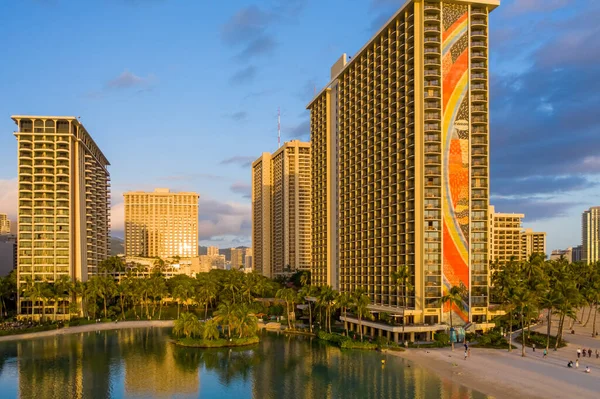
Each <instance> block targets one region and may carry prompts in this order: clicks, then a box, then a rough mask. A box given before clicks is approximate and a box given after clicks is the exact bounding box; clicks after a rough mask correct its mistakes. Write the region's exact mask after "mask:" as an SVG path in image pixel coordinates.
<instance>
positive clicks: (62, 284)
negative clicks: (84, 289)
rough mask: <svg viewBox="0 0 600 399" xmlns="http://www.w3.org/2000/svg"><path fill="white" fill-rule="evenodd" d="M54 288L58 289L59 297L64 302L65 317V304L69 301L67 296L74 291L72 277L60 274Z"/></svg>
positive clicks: (63, 312) (64, 313)
mask: <svg viewBox="0 0 600 399" xmlns="http://www.w3.org/2000/svg"><path fill="white" fill-rule="evenodd" d="M54 288H55V290H56V293H57V294H58V295H57V297H58V299H60V300H61V302H62V314H63V318H65V317H66V316H65V315H66V313H67V312H66V306H65V304H66V302H67V300H66V298H70V297H71V294H72V292H73V284H72V283H71V278H70V277H69V276H67V275H64V274H63V275H61V276H59V277H58V279H57V280H56V282H55V283H54ZM69 318H70V315H69Z"/></svg>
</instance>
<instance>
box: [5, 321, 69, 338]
mask: <svg viewBox="0 0 600 399" xmlns="http://www.w3.org/2000/svg"><path fill="white" fill-rule="evenodd" d="M58 328H59V327H58V325H57V324H45V325H41V326H34V327H28V328H22V329H16V330H3V331H0V337H6V336H9V335H20V334H29V333H36V332H41V331H50V330H57V329H58Z"/></svg>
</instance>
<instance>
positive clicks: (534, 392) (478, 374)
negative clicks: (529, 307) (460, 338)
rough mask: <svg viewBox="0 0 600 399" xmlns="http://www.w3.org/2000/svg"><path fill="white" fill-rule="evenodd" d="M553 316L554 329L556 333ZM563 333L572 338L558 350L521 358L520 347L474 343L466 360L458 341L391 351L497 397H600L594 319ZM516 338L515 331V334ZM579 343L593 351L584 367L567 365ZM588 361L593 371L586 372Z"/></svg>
mask: <svg viewBox="0 0 600 399" xmlns="http://www.w3.org/2000/svg"><path fill="white" fill-rule="evenodd" d="M598 320H599V322H600V317H599V318H598ZM557 324H558V320H556V321H553V328H552V332H551V333H552V334H553V335H554V334H556V329H555V326H557ZM567 327H568V325H566V326H565V334H564V338H565V340H567V341H568V345H567V346H566V347H565V348H561V349H558V350H557V351H554V350H553V348H550V350H549V351H548V357H547V358H546V359H544V358H543V350H544V348H537V349H536V351H535V352H533V350H532V349H531V348H526V357H525V358H523V357H521V346H520V344H518V343H516V342H514V340H513V344H514V345H516V346H518V348H517V349H513V351H512V352H508V351H507V350H500V349H479V348H471V356H470V357H469V358H468V359H467V360H464V349H463V345H462V344H457V345H456V349H455V351H454V352H452V351H451V350H450V349H449V348H444V349H409V350H407V351H406V352H388V353H387V354H388V355H392V356H400V357H403V358H405V359H408V360H411V361H413V362H414V363H416V364H417V365H420V366H423V367H425V368H428V369H430V370H431V371H433V372H435V373H437V374H438V375H439V376H440V377H441V378H443V379H449V380H452V381H455V382H456V383H458V384H461V385H464V386H467V387H469V388H471V389H474V390H477V391H480V392H482V393H484V394H487V395H489V396H490V397H494V398H515V397H517V398H519V397H527V398H561V399H562V398H565V397H573V398H578V399H585V398H590V399H591V398H594V399H595V398H598V397H600V359H596V356H595V351H596V349H598V350H600V339H599V338H592V327H591V321H590V323H589V324H588V326H587V327H583V326H582V325H581V324H580V323H578V322H576V323H575V325H574V327H573V329H574V330H575V334H570V331H569V332H568V331H567ZM532 330H533V331H537V332H540V333H546V325H539V326H536V327H535V328H532ZM513 338H514V336H513ZM577 348H581V349H582V350H583V349H584V348H585V349H588V348H591V349H592V352H593V356H592V358H591V359H590V358H589V357H587V356H586V357H585V358H584V357H583V356H582V357H581V358H580V359H579V369H575V368H572V369H570V368H567V363H568V361H569V360H572V361H573V362H575V360H576V359H577ZM586 366H589V367H590V369H591V373H590V374H587V373H585V367H586Z"/></svg>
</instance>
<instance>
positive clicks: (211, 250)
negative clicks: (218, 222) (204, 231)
mask: <svg viewBox="0 0 600 399" xmlns="http://www.w3.org/2000/svg"><path fill="white" fill-rule="evenodd" d="M206 255H208V256H216V255H219V248H218V247H208V248H206Z"/></svg>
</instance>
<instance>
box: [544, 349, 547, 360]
mask: <svg viewBox="0 0 600 399" xmlns="http://www.w3.org/2000/svg"><path fill="white" fill-rule="evenodd" d="M546 356H548V351H547V350H546V349H544V359H545V358H546Z"/></svg>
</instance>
